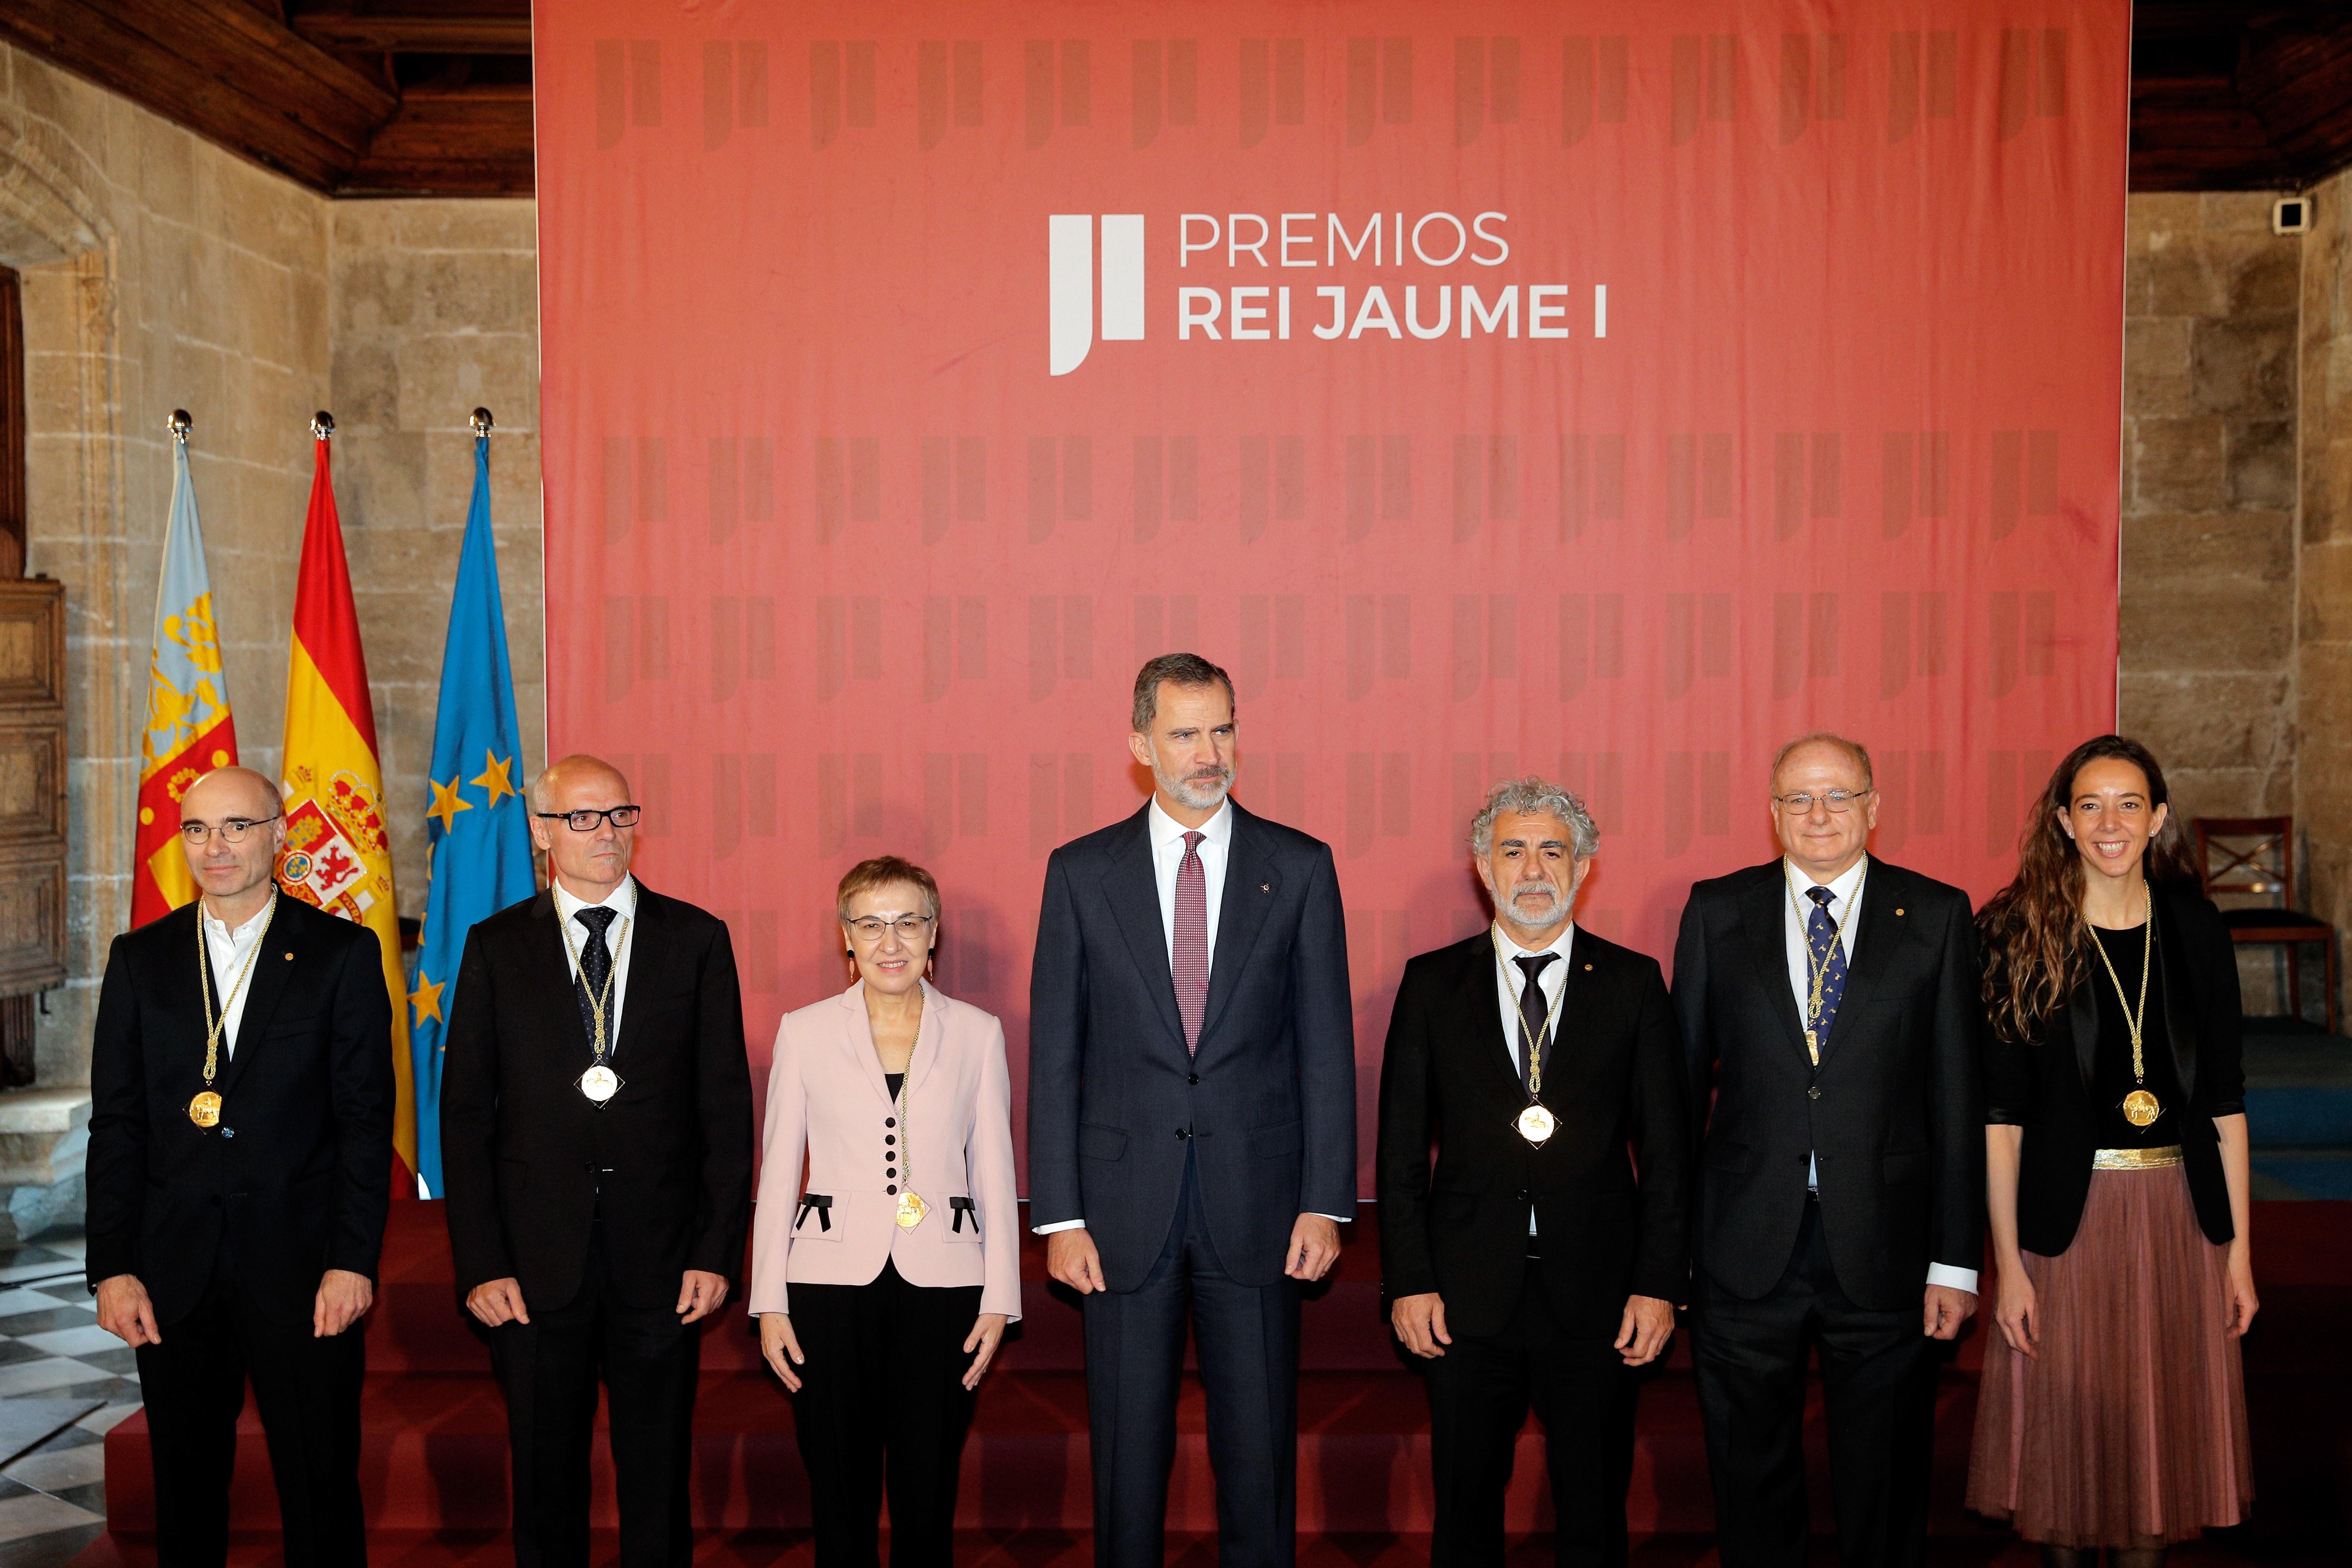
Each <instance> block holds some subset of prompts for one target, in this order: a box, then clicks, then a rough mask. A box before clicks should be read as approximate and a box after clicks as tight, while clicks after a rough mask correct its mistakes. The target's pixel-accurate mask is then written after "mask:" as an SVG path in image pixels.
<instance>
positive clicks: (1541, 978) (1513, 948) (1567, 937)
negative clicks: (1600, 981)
mask: <svg viewBox="0 0 2352 1568" xmlns="http://www.w3.org/2000/svg"><path fill="white" fill-rule="evenodd" d="M1488 929H1489V930H1491V931H1493V932H1494V946H1495V1002H1496V1005H1497V1006H1499V1007H1500V1008H1501V1009H1502V1011H1503V1043H1504V1045H1506V1046H1507V1047H1509V1048H1510V1052H1511V1070H1512V1071H1513V1072H1515V1073H1516V1072H1518V1071H1519V996H1520V994H1521V993H1523V992H1524V991H1525V990H1526V989H1527V984H1528V975H1527V971H1526V970H1524V969H1521V968H1520V967H1519V966H1518V965H1517V963H1511V962H1508V961H1509V960H1514V959H1519V958H1533V957H1534V956H1535V955H1536V954H1537V953H1539V952H1556V953H1558V954H1559V963H1547V964H1545V965H1544V966H1543V972H1542V973H1540V974H1538V975H1537V977H1536V984H1538V985H1540V986H1541V987H1543V999H1544V1016H1545V1017H1547V1018H1550V1019H1553V1020H1554V1021H1553V1024H1552V1048H1551V1050H1550V1051H1548V1052H1546V1053H1545V1055H1544V1058H1543V1065H1544V1068H1545V1070H1547V1071H1549V1070H1550V1068H1551V1064H1552V1058H1553V1057H1554V1056H1555V1055H1556V1054H1557V1053H1558V1051H1559V1022H1558V1017H1557V1016H1558V1014H1559V997H1560V993H1562V992H1563V991H1566V990H1567V989H1568V952H1569V948H1570V945H1571V944H1573V943H1574V942H1575V941H1576V922H1575V921H1569V922H1568V925H1567V926H1566V927H1565V928H1564V929H1563V930H1562V931H1560V933H1559V936H1557V937H1555V938H1554V939H1553V940H1552V942H1551V944H1550V945H1549V946H1548V947H1521V946H1520V945H1519V944H1518V943H1517V942H1513V941H1512V940H1511V937H1510V932H1509V931H1508V930H1507V928H1506V927H1505V926H1504V924H1503V922H1502V921H1496V922H1495V923H1494V924H1493V925H1492V926H1491V927H1490V928H1488ZM1520 1077H1521V1079H1522V1080H1524V1079H1525V1078H1526V1075H1525V1074H1524V1073H1522V1074H1520ZM1535 1233H1536V1216H1535V1211H1534V1210H1532V1209H1530V1210H1528V1235H1529V1236H1533V1235H1534V1234H1535Z"/></svg>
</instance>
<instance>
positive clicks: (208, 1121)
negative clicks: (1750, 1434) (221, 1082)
mask: <svg viewBox="0 0 2352 1568" xmlns="http://www.w3.org/2000/svg"><path fill="white" fill-rule="evenodd" d="M220 1113H221V1097H220V1096H219V1095H217V1094H215V1093H214V1092H213V1091H212V1090H211V1089H206V1090H205V1091H204V1092H203V1093H202V1094H200V1095H198V1096H196V1098H195V1099H194V1100H190V1101H188V1120H189V1121H193V1122H194V1123H195V1124H196V1125H197V1126H199V1127H202V1128H205V1129H206V1130H207V1131H209V1130H210V1129H212V1128H215V1127H218V1126H219V1125H220Z"/></svg>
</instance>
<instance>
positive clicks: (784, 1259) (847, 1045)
mask: <svg viewBox="0 0 2352 1568" xmlns="http://www.w3.org/2000/svg"><path fill="white" fill-rule="evenodd" d="M897 1116H898V1104H897V1102H896V1101H894V1100H892V1099H891V1098H890V1090H889V1086H888V1085H887V1083H885V1082H884V1080H883V1077H882V1062H881V1059H880V1058H877V1056H876V1055H875V1054H874V1034H873V1030H872V1029H871V1027H870V1026H868V1024H867V1022H866V996H865V987H864V984H863V983H862V982H859V983H853V984H851V986H850V987H849V989H848V990H846V991H845V992H843V993H842V994H840V995H838V996H833V997H828V998H826V999H825V1000H824V1001H823V1002H818V1003H815V1004H814V1005H810V1006H806V1007H803V1008H802V1009H801V1010H800V1011H799V1012H797V1013H787V1014H785V1015H784V1016H783V1021H782V1023H780V1024H778V1025H777V1026H776V1056H775V1062H774V1065H773V1066H772V1067H771V1068H769V1071H768V1127H767V1133H766V1137H765V1153H764V1157H763V1162H762V1164H761V1173H760V1196H759V1205H758V1207H757V1208H755V1209H754V1210H753V1211H752V1215H751V1293H750V1295H749V1296H748V1297H747V1298H746V1299H745V1300H746V1305H747V1306H748V1307H749V1309H750V1310H751V1311H752V1312H753V1313H761V1312H785V1311H789V1310H791V1309H790V1308H789V1307H788V1306H787V1304H786V1294H787V1287H788V1286H790V1285H793V1284H801V1285H866V1284H871V1283H872V1282H873V1281H874V1280H875V1279H877V1278H878V1277H879V1276H880V1274H881V1272H882V1264H883V1261H884V1260H885V1259H886V1258H887V1259H888V1260H890V1261H892V1262H894V1263H896V1264H897V1265H898V1272H899V1273H900V1274H901V1275H903V1276H905V1278H906V1279H907V1281H908V1283H909V1284H913V1285H930V1286H950V1285H978V1286H980V1287H981V1295H980V1310H982V1311H983V1312H1002V1313H1003V1314H1004V1315H1005V1316H1006V1317H1008V1318H1018V1317H1019V1316H1020V1315H1021V1264H1020V1245H1021V1243H1020V1230H1021V1226H1020V1215H1019V1212H1018V1210H1017V1209H1016V1208H1015V1206H1014V1203H1013V1079H1012V1075H1011V1073H1010V1071H1009V1070H1008V1069H1007V1068H1006V1066H1005V1061H1004V1026H1003V1025H1002V1024H1000V1023H998V1022H997V1021H996V1018H995V1016H994V1015H992V1014H989V1013H983V1012H982V1011H981V1010H980V1009H979V1008H977V1007H973V1006H970V1005H966V1004H964V1003H961V1002H959V1001H956V1000H955V999H954V998H953V997H951V996H948V995H946V994H942V993H941V992H940V991H938V990H937V989H935V988H934V987H933V986H932V985H931V984H930V983H929V981H926V982H924V983H923V1029H922V1034H921V1035H920V1037H919V1038H918V1039H917V1040H916V1042H915V1056H914V1060H913V1062H912V1063H911V1064H910V1066H909V1068H908V1085H907V1120H908V1123H909V1125H908V1126H907V1127H904V1128H899V1127H898V1126H896V1124H895V1121H894V1119H895V1118H896V1117H897ZM909 1134H911V1143H912V1148H911V1151H910V1152H912V1153H913V1155H914V1159H915V1163H914V1167H913V1173H914V1188H915V1190H916V1191H917V1192H918V1193H919V1194H922V1196H923V1199H924V1201H925V1202H926V1203H928V1204H929V1205H930V1212H929V1214H927V1215H924V1216H923V1222H922V1223H921V1224H920V1225H919V1226H914V1227H913V1228H912V1229H902V1228H901V1227H900V1226H898V1223H897V1215H898V1198H897V1197H896V1196H895V1195H894V1194H891V1193H890V1192H889V1191H888V1190H887V1189H888V1188H890V1187H892V1186H897V1187H898V1189H899V1190H900V1191H902V1192H903V1191H904V1190H905V1188H906V1184H905V1182H904V1181H903V1180H895V1179H894V1178H892V1177H891V1176H890V1175H889V1174H887V1172H888V1171H889V1170H891V1169H892V1168H893V1167H896V1166H898V1162H899V1156H900V1153H901V1152H907V1151H908V1143H909V1138H908V1135H909ZM803 1153H805V1155H806V1156H807V1161H808V1180H807V1181H806V1182H805V1183H803V1181H802V1180H801V1162H802V1156H803ZM904 1174H905V1172H904V1171H903V1170H902V1171H901V1172H900V1176H901V1177H903V1176H904Z"/></svg>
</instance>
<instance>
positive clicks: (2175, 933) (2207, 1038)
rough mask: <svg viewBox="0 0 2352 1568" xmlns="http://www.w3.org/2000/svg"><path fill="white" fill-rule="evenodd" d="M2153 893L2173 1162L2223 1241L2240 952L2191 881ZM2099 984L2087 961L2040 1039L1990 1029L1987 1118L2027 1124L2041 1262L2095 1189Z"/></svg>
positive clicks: (2029, 1232)
mask: <svg viewBox="0 0 2352 1568" xmlns="http://www.w3.org/2000/svg"><path fill="white" fill-rule="evenodd" d="M2157 900H2158V908H2157V917H2156V931H2157V941H2156V964H2157V970H2156V973H2155V974H2153V975H2151V976H2150V977H2149V980H2150V989H2151V993H2152V995H2153V997H2155V998H2158V999H2160V1002H2161V1016H2162V1017H2163V1019H2164V1030H2165V1035H2166V1037H2168V1039H2169V1040H2170V1042H2171V1046H2172V1063H2173V1067H2174V1069H2175V1070H2176V1071H2178V1072H2179V1075H2180V1082H2181V1085H2182V1088H2183V1089H2184V1091H2185V1092H2186V1094H2187V1097H2188V1098H2187V1103H2186V1105H2184V1106H2183V1107H2182V1111H2183V1114H2182V1115H2181V1116H2180V1117H2179V1133H2180V1149H2181V1163H2182V1164H2183V1165H2185V1166H2186V1167H2187V1169H2188V1174H2189V1196H2190V1197H2191V1198H2192V1199H2193V1200H2194V1201H2195V1203H2196V1205H2197V1223H2198V1226H2199V1227H2200V1229H2202V1230H2203V1231H2204V1233H2205V1236H2206V1239H2208V1240H2210V1241H2212V1242H2214V1243H2216V1244H2220V1243H2222V1242H2226V1241H2229V1240H2231V1238H2232V1237H2235V1236H2236V1234H2237V1227H2236V1226H2234V1225H2233V1224H2232V1223H2231V1218H2230V1189H2229V1186H2228V1184H2227V1183H2226V1182H2225V1181H2224V1179H2223V1177H2222V1174H2221V1135H2220V1133H2218V1132H2217V1131H2215V1130H2214V1127H2213V1119H2214V1118H2215V1117H2217V1116H2235V1115H2239V1114H2241V1113H2242V1112H2243V1111H2244V1110H2245V1109H2246V1099H2245V1097H2246V1073H2245V1067H2244V1064H2243V1061H2242V1033H2243V1027H2244V1026H2243V1020H2242V1017H2241V1016H2240V1014H2239V1010H2238V1008H2239V998H2238V959H2237V953H2236V952H2235V950H2234V949H2233V948H2232V947H2231V943H2230V931H2229V928H2228V927H2227V926H2225V925H2223V924H2222V923H2221V911H2220V910H2216V909H2215V908H2214V907H2213V904H2212V902H2211V900H2208V899H2206V898H2205V897H2204V896H2203V895H2202V894H2200V893H2199V892H2198V891H2196V890H2195V889H2168V890H2163V891H2159V892H2158V895H2157ZM1864 907H1865V908H1867V907H1868V904H1867V900H1865V902H1864ZM2105 983H2106V976H2105V972H2104V971H2102V970H2100V969H2098V968H2097V967H2096V966H2093V967H2092V969H2091V970H2090V972H2089V973H2087V974H2085V975H2084V979H2083V982H2082V984H2078V985H2077V986H2075V987H2074V994H2073V995H2072V996H2070V997H2069V998H2068V999H2067V1004H2066V1006H2065V1007H2064V1008H2063V1010H2061V1011H2060V1012H2059V1013H2058V1014H2057V1016H2054V1017H2053V1018H2052V1019H2051V1020H2050V1022H2049V1024H2048V1026H2047V1027H2046V1029H2045V1030H2044V1031H2043V1038H2042V1040H2041V1041H2039V1042H2034V1041H2027V1042H2024V1043H2021V1044H2007V1043H2004V1042H2003V1041H2001V1040H2000V1038H1999V1037H1991V1036H1990V1030H1988V1031H1987V1033H1988V1036H1989V1038H1988V1040H1987V1042H1986V1045H1985V1120H1986V1121H1995V1122H2005V1123H2009V1124H2011V1125H2014V1126H2021V1127H2022V1128H2024V1129H2025V1136H2024V1140H2023V1148H2022V1149H2021V1151H2020V1156H2019V1157H2020V1162H2021V1163H2020V1165H2019V1168H2018V1178H2017V1239H2018V1245H2019V1246H2021V1247H2023V1248H2025V1250H2026V1251H2028V1252H2035V1253H2039V1254H2041V1255H2042V1257H2044V1258H2054V1257H2056V1256H2057V1255H2058V1254H2059V1253H2062V1252H2063V1251H2065V1250H2066V1248H2067V1247H2071V1246H2073V1245H2074V1232H2075V1229H2076V1227H2077V1226H2080V1225H2081V1224H2082V1223H2083V1200H2084V1197H2085V1196H2087V1195H2088V1194H2089V1193H2090V1190H2091V1156H2092V1153H2093V1152H2094V1151H2095V1150H2096V1149H2097V1148H2098V1147H2099V1146H2100V1142H2101V1140H2100V1138H2099V1133H2098V1127H2099V1114H2100V1110H2101V1108H2100V1107H2099V1106H2097V1105H2096V1104H2095V1103H2094V1102H2093V1100H2092V1099H2091V1090H2090V1084H2091V1071H2092V1066H2093V1064H2094V1063H2095V1062H2096V1061H2097V1060H2098V1054H2099V1005H2098V994H2097V993H2096V992H2095V990H2093V989H2092V988H2093V987H2094V986H2095V985H2100V984H2105Z"/></svg>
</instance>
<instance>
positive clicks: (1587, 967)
mask: <svg viewBox="0 0 2352 1568" xmlns="http://www.w3.org/2000/svg"><path fill="white" fill-rule="evenodd" d="M1584 973H1587V974H1590V973H1592V965H1591V964H1589V963H1588V964H1586V965H1585V966H1584Z"/></svg>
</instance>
